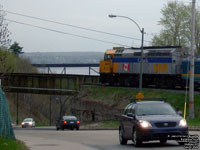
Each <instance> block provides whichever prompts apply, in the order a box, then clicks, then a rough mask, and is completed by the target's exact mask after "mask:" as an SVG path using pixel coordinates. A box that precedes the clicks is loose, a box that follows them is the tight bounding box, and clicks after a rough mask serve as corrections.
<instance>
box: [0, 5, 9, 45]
mask: <svg viewBox="0 0 200 150" xmlns="http://www.w3.org/2000/svg"><path fill="white" fill-rule="evenodd" d="M5 16H6V13H5V11H4V10H3V6H1V5H0V46H1V47H8V46H9V45H10V42H11V40H10V38H9V37H10V34H11V32H10V31H9V30H8V23H6V22H5Z"/></svg>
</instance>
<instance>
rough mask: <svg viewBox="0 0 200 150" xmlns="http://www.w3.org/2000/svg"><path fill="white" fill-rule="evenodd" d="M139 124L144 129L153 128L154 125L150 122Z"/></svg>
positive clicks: (142, 121)
mask: <svg viewBox="0 0 200 150" xmlns="http://www.w3.org/2000/svg"><path fill="white" fill-rule="evenodd" d="M139 124H140V126H141V127H142V128H149V127H152V125H151V124H150V123H149V122H148V121H144V120H140V121H139Z"/></svg>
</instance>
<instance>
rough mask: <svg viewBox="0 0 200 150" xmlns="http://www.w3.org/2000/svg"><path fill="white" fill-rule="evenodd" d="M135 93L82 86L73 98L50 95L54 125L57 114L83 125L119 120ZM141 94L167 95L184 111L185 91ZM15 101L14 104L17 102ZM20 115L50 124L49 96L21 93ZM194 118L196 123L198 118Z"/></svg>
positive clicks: (126, 89)
mask: <svg viewBox="0 0 200 150" xmlns="http://www.w3.org/2000/svg"><path fill="white" fill-rule="evenodd" d="M137 92H138V89H134V88H117V87H105V88H104V90H102V88H101V87H99V86H82V89H81V91H80V93H79V94H78V95H76V96H74V97H67V96H52V97H51V99H52V116H51V122H52V125H55V122H56V120H57V119H58V118H59V116H60V114H61V115H76V116H78V118H79V119H80V120H81V123H82V124H84V123H91V122H99V121H100V122H102V121H103V122H104V121H110V120H118V119H119V116H120V115H121V113H122V111H123V109H124V107H125V106H126V105H127V104H128V103H130V100H131V99H133V98H135V96H136V94H137ZM143 93H144V96H145V97H146V98H155V97H157V98H160V97H162V98H163V97H164V98H167V102H168V103H170V104H171V105H172V106H173V107H174V108H176V107H179V108H180V110H181V111H182V112H183V110H184V109H183V107H184V99H185V94H184V92H179V91H178V92H177V91H175V92H174V91H166V90H156V89H144V90H143ZM198 99H200V95H199V94H195V114H196V117H197V118H198V117H200V112H199V111H198V110H199V108H200V102H199V101H198ZM13 101H14V100H13ZM14 104H16V101H15V102H14ZM15 106H16V105H15ZM187 106H188V105H187ZM13 110H14V111H11V112H12V113H13V112H16V107H15V109H13ZM60 110H61V111H60ZM19 114H20V121H22V119H23V118H25V117H33V118H34V119H35V120H36V123H37V125H49V123H50V120H49V119H50V118H49V117H50V96H48V95H42V96H41V95H31V94H21V95H20V112H19ZM187 114H188V107H187ZM12 116H13V121H14V120H15V119H16V113H13V114H12ZM197 121H198V122H197V123H199V121H200V120H197ZM108 123H110V122H108Z"/></svg>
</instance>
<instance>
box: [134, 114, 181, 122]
mask: <svg viewBox="0 0 200 150" xmlns="http://www.w3.org/2000/svg"><path fill="white" fill-rule="evenodd" d="M137 119H138V120H145V121H149V122H166V121H167V122H172V121H173V122H178V121H180V120H181V119H183V118H182V117H181V116H179V115H144V116H137Z"/></svg>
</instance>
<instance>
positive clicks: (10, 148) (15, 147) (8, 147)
mask: <svg viewBox="0 0 200 150" xmlns="http://www.w3.org/2000/svg"><path fill="white" fill-rule="evenodd" d="M0 149H1V150H28V148H27V147H26V146H25V144H24V143H23V142H21V141H18V140H17V141H15V140H6V139H3V138H0Z"/></svg>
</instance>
